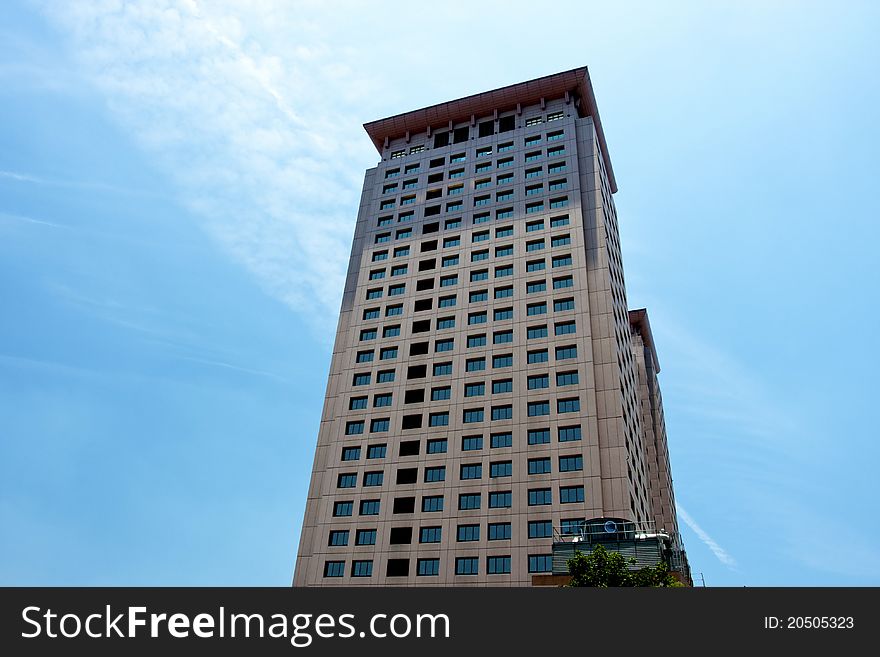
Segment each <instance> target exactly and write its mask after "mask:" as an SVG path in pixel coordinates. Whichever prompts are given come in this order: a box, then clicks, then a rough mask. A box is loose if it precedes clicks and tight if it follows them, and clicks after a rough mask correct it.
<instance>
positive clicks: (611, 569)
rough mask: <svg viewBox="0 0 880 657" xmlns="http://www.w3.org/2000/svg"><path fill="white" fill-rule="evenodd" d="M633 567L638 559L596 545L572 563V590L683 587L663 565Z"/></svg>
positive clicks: (570, 565) (578, 553)
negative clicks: (590, 587)
mask: <svg viewBox="0 0 880 657" xmlns="http://www.w3.org/2000/svg"><path fill="white" fill-rule="evenodd" d="M633 563H635V559H629V560H627V559H625V558H624V557H623V555H622V554H620V553H619V552H609V551H608V550H606V549H605V547H604V546H602V545H596V546H595V547H594V548H593V550H592V552H589V553H587V554H584V553H583V552H580V551H578V552H576V553H575V555H574V556H573V557H572V558H571V559H569V560H568V573H569V575H571V582H570V583H569V586H597V587H609V586H649V587H677V586H682V584H681V583H680V582H679V581H678V580H676V579H675V577H673V576H672V574H671V573H670V572H669V566H668V565H667V564H666V563H664V562H662V561H661V562H660V563H658V564H657V565H656V566H645V567H644V568H641V569H639V570H630V569H629V566H630V565H631V564H633Z"/></svg>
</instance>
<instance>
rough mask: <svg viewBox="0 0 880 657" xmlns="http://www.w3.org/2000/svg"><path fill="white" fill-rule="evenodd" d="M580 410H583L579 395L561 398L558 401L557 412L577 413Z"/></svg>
mask: <svg viewBox="0 0 880 657" xmlns="http://www.w3.org/2000/svg"><path fill="white" fill-rule="evenodd" d="M579 410H581V400H580V399H579V398H577V397H574V398H572V399H560V400H558V401H557V402H556V412H557V413H576V412H577V411H579Z"/></svg>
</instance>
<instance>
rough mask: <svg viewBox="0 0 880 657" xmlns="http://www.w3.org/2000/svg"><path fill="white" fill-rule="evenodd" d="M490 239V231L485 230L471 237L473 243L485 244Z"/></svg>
mask: <svg viewBox="0 0 880 657" xmlns="http://www.w3.org/2000/svg"><path fill="white" fill-rule="evenodd" d="M487 239H489V231H488V230H483V231H480V232H478V233H474V234H473V235H472V236H471V242H484V241H486V240H487Z"/></svg>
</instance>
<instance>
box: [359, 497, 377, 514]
mask: <svg viewBox="0 0 880 657" xmlns="http://www.w3.org/2000/svg"><path fill="white" fill-rule="evenodd" d="M379 504H380V502H379V500H361V508H360V514H361V515H362V516H378V515H379Z"/></svg>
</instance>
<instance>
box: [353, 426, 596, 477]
mask: <svg viewBox="0 0 880 657" xmlns="http://www.w3.org/2000/svg"><path fill="white" fill-rule="evenodd" d="M557 439H558V441H559V442H560V443H566V442H572V441H576V440H581V427H580V425H573V426H563V427H559V428H558V429H557ZM448 440H449V439H448V438H432V439H429V440H428V441H427V445H426V450H425V451H426V453H428V454H446V453H447V450H448V448H449V442H448ZM526 441H527V444H528V445H530V446H531V445H547V444H549V443H550V429H529V430H528V432H527V434H526ZM489 444H490V446H491V447H492V449H496V448H505V447H512V446H513V434H512V433H511V432H510V431H501V432H496V433H492V434H490V436H489ZM387 448H388V447H387V445H386V444H385V443H381V444H373V445H368V446H367V454H366V456H367V459H382V458H385V456H386V454H387ZM461 449H462V451H465V452H472V451H479V450H482V449H483V436H482V435H480V434H477V435H466V436H462V437H461ZM419 452H420V441H418V440H406V441H402V442H401V443H400V452H399V456H401V457H404V456H418V455H419ZM360 458H361V447H360V446H359V445H353V446H347V447H343V449H342V461H346V462H350V461H359V460H360ZM581 465H582V464H581ZM536 467H537V466H536ZM530 469H531V468H530ZM576 469H580V468H576ZM548 471H549V470H548ZM561 471H567V470H561ZM407 472H408V474H407V475H406V476H407V477H410V478H411V479H412V481H410V482H409V483H414V481H415V479H417V473H416V471H415V470H412V469H410V470H408V471H407ZM530 474H543V473H538V472H535V473H531V472H530Z"/></svg>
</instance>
